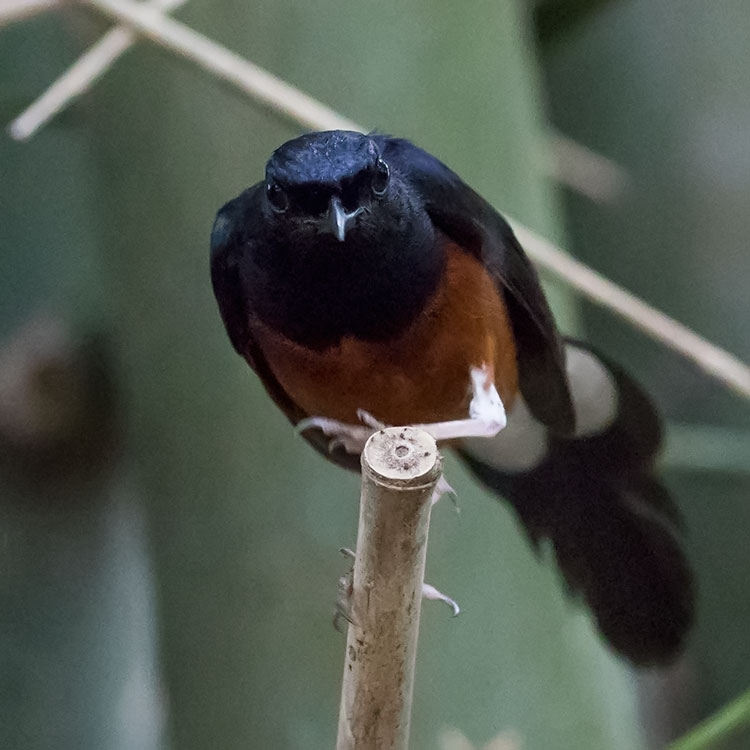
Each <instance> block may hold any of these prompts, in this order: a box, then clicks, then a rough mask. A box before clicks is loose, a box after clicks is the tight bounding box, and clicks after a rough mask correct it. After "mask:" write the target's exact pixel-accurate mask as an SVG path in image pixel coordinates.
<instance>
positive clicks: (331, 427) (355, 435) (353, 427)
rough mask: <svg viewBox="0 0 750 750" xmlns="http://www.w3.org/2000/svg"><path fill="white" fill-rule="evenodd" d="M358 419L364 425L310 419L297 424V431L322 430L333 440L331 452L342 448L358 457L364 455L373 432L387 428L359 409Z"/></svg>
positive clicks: (329, 445) (335, 420)
mask: <svg viewBox="0 0 750 750" xmlns="http://www.w3.org/2000/svg"><path fill="white" fill-rule="evenodd" d="M357 417H358V418H359V420H360V421H361V422H362V424H346V423H345V422H339V421H338V420H337V419H329V418H328V417H308V418H307V419H303V420H301V421H299V422H297V425H296V428H295V429H296V430H297V432H300V433H301V432H304V431H305V430H309V429H311V428H315V429H318V430H321V431H322V432H323V434H324V435H326V436H327V437H330V438H331V440H330V441H329V443H328V450H329V451H333V450H334V449H336V448H337V447H338V446H341V447H342V448H343V449H344V450H345V451H346V452H347V453H350V454H352V455H356V454H357V453H362V451H363V450H364V447H365V443H366V442H367V441H368V439H369V438H370V435H372V433H373V432H375V431H376V430H382V429H383V428H384V427H385V426H386V425H384V424H383V423H382V422H380V421H378V420H377V419H375V417H373V416H372V414H370V413H369V412H367V411H365V410H364V409H357Z"/></svg>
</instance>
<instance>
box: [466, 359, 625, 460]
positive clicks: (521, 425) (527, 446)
mask: <svg viewBox="0 0 750 750" xmlns="http://www.w3.org/2000/svg"><path fill="white" fill-rule="evenodd" d="M565 365H566V370H567V374H568V381H569V385H570V393H571V397H572V399H573V408H574V411H575V416H576V430H575V433H574V435H575V437H586V436H589V435H594V434H596V433H598V432H602V431H603V430H606V429H607V427H609V426H610V425H611V424H612V422H613V421H614V420H615V418H616V416H617V403H618V395H617V384H616V383H615V379H614V377H613V376H612V374H611V373H610V372H609V370H607V368H606V367H605V366H604V365H603V364H602V363H601V362H600V361H599V359H598V358H597V357H596V356H595V355H593V354H591V352H589V351H587V350H585V349H581V348H580V347H578V346H575V345H573V344H566V346H565ZM461 445H462V447H463V448H464V449H465V450H466V451H467V452H468V453H470V454H471V455H472V456H473V457H474V458H476V459H477V460H478V461H481V462H482V463H484V464H487V465H488V466H492V467H494V468H495V469H497V470H498V471H503V472H508V473H511V474H512V473H516V472H526V471H531V470H532V469H534V468H535V467H536V466H538V465H539V463H541V461H542V460H543V459H544V456H545V455H546V453H547V429H546V427H544V425H542V424H541V422H539V421H537V420H536V419H535V418H534V417H533V416H532V415H531V412H530V411H529V407H528V406H527V405H526V402H525V401H524V400H523V398H522V397H521V395H520V393H519V395H518V396H517V397H516V401H515V403H514V404H513V408H512V409H511V410H510V412H509V413H508V423H507V425H506V427H505V429H504V430H503V431H502V432H500V433H498V434H497V435H496V436H495V437H493V438H467V439H465V440H463V441H461Z"/></svg>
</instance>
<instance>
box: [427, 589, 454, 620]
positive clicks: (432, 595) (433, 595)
mask: <svg viewBox="0 0 750 750" xmlns="http://www.w3.org/2000/svg"><path fill="white" fill-rule="evenodd" d="M422 596H423V597H424V598H425V599H434V600H436V601H440V602H445V603H446V604H447V605H448V606H449V607H450V608H451V609H452V610H453V616H454V617H458V615H459V614H461V607H459V606H458V603H457V602H456V601H454V600H453V599H451V598H450V597H449V596H446V595H445V594H443V593H441V592H440V591H438V590H437V589H436V588H435V587H434V586H430V584H429V583H423V584H422Z"/></svg>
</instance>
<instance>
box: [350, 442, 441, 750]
mask: <svg viewBox="0 0 750 750" xmlns="http://www.w3.org/2000/svg"><path fill="white" fill-rule="evenodd" d="M439 477H440V458H439V455H438V452H437V447H436V445H435V441H434V440H433V439H432V437H430V436H429V435H428V434H427V433H426V432H423V431H422V430H418V429H415V428H412V427H389V428H387V429H385V430H381V431H379V432H376V433H375V434H374V435H373V436H372V437H371V438H370V439H369V440H368V441H367V445H366V446H365V449H364V451H363V453H362V495H361V500H360V509H359V530H358V532H357V552H356V559H355V563H354V581H353V590H352V598H351V621H350V624H349V629H348V633H347V639H346V661H345V664H344V678H343V684H342V687H341V708H340V712H339V728H338V740H337V742H336V750H406V749H407V746H408V741H409V725H410V719H411V702H412V692H413V685H414V662H415V657H416V653H417V636H418V633H419V613H420V609H421V605H422V584H423V583H424V568H425V556H426V553H427V533H428V527H429V523H430V509H431V497H432V492H433V490H434V489H435V486H436V484H437V481H438V479H439Z"/></svg>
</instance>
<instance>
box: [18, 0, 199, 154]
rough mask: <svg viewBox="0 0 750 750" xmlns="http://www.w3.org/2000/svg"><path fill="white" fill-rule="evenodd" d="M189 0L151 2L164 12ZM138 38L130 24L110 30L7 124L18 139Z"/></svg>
mask: <svg viewBox="0 0 750 750" xmlns="http://www.w3.org/2000/svg"><path fill="white" fill-rule="evenodd" d="M185 1H186V0H152V2H150V3H149V5H151V6H153V7H154V8H158V9H159V10H160V11H162V12H164V13H169V12H170V11H172V10H175V9H177V8H179V7H180V6H181V5H183V4H184V3H185ZM136 41H138V34H137V33H136V32H135V31H134V30H133V29H131V28H130V27H128V26H116V27H115V28H113V29H110V30H109V31H108V32H107V33H106V34H105V35H104V36H103V37H102V38H101V39H100V40H99V41H98V42H96V44H94V45H93V46H91V47H90V48H89V49H88V50H87V51H86V52H84V54H83V55H81V57H79V58H78V60H76V62H75V63H73V65H71V66H70V67H69V68H68V69H67V70H66V71H65V72H64V73H63V74H62V75H61V76H60V77H59V78H58V79H57V80H56V81H55V82H54V83H53V84H52V85H51V86H50V87H49V88H48V89H47V90H46V91H45V92H44V93H43V94H42V95H41V96H40V97H39V98H38V99H37V100H36V101H34V102H33V103H32V104H31V105H30V106H29V107H27V108H26V109H25V110H24V111H23V112H22V113H21V114H20V115H18V117H16V119H15V120H13V122H11V123H10V124H9V125H8V132H9V133H10V135H11V137H13V138H15V139H16V140H17V141H25V140H28V139H29V138H31V137H32V136H33V135H34V134H35V133H36V132H37V131H38V130H39V129H40V128H42V127H44V125H46V123H48V122H49V121H50V120H51V119H52V118H53V117H54V116H55V115H56V114H58V113H59V112H61V111H62V110H63V109H65V108H66V107H67V106H69V105H70V104H71V103H72V102H73V101H74V100H75V99H77V98H78V97H79V96H81V94H84V93H85V92H86V91H88V90H89V89H90V88H91V86H92V85H93V84H94V83H96V81H98V80H99V78H101V77H102V76H103V75H104V74H105V73H106V72H107V71H108V70H109V69H110V68H111V67H112V66H113V65H114V64H115V63H116V62H117V60H118V59H119V58H120V57H122V55H123V54H124V53H125V52H127V51H128V50H129V49H130V48H131V47H132V46H133V45H134V44H135V43H136Z"/></svg>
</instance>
